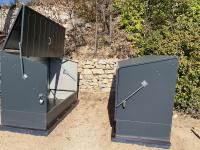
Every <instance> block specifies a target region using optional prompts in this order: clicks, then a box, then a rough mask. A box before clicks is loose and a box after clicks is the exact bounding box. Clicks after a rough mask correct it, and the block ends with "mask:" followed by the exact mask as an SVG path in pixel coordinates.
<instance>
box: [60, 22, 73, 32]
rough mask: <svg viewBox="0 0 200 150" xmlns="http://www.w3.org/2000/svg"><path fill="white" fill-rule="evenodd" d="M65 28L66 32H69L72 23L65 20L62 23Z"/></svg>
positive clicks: (71, 28)
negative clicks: (64, 22)
mask: <svg viewBox="0 0 200 150" xmlns="http://www.w3.org/2000/svg"><path fill="white" fill-rule="evenodd" d="M63 26H64V27H65V29H66V32H69V31H71V30H73V28H74V27H73V25H72V24H71V23H70V22H67V23H66V24H64V25H63Z"/></svg>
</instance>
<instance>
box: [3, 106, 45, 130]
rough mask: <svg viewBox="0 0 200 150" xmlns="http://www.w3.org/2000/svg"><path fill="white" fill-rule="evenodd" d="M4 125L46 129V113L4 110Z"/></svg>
mask: <svg viewBox="0 0 200 150" xmlns="http://www.w3.org/2000/svg"><path fill="white" fill-rule="evenodd" d="M2 125H4V126H5V125H7V126H12V127H18V128H28V129H39V130H46V129H47V126H46V113H34V112H23V111H15V110H3V111H2Z"/></svg>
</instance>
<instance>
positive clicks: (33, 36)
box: [4, 5, 65, 57]
mask: <svg viewBox="0 0 200 150" xmlns="http://www.w3.org/2000/svg"><path fill="white" fill-rule="evenodd" d="M64 39H65V28H64V27H62V26H61V25H59V24H57V23H55V22H54V21H52V20H50V19H49V18H47V17H45V16H43V15H41V14H39V13H38V12H36V11H34V10H33V9H31V8H29V7H27V6H25V5H24V6H22V7H21V8H20V10H19V13H18V15H17V18H16V20H15V23H14V25H13V27H12V29H11V31H10V33H9V36H8V38H7V40H6V42H5V45H4V49H20V48H19V42H21V54H22V56H26V57H62V56H63V55H64Z"/></svg>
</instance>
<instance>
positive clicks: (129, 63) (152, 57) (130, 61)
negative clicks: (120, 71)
mask: <svg viewBox="0 0 200 150" xmlns="http://www.w3.org/2000/svg"><path fill="white" fill-rule="evenodd" d="M169 59H177V57H176V56H165V55H159V56H156V55H147V56H143V57H138V58H132V59H126V60H122V61H119V62H118V68H121V67H128V66H132V65H141V64H147V63H153V62H157V61H165V60H169Z"/></svg>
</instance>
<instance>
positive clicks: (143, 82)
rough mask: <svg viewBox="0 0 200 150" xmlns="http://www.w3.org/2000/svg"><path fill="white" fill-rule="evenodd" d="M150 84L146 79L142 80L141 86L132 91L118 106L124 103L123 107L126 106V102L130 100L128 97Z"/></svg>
mask: <svg viewBox="0 0 200 150" xmlns="http://www.w3.org/2000/svg"><path fill="white" fill-rule="evenodd" d="M147 85H148V82H147V81H146V80H144V81H142V82H141V86H140V87H139V88H138V89H137V90H135V91H134V92H132V93H131V94H130V95H128V96H127V97H126V98H125V99H124V100H122V101H121V102H120V103H119V104H117V106H116V108H117V107H119V106H120V105H122V107H123V108H125V107H126V102H127V101H128V99H129V98H130V97H132V96H133V95H135V94H136V93H137V92H138V91H140V90H141V89H143V88H144V87H146V86H147Z"/></svg>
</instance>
